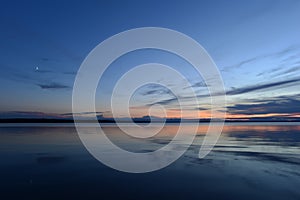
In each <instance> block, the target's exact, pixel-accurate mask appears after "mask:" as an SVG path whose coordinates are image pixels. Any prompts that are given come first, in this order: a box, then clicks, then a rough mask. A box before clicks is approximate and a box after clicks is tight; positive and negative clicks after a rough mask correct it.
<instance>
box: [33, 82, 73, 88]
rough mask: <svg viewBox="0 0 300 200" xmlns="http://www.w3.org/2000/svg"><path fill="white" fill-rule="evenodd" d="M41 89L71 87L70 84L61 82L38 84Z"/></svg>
mask: <svg viewBox="0 0 300 200" xmlns="http://www.w3.org/2000/svg"><path fill="white" fill-rule="evenodd" d="M36 85H37V86H39V87H40V88H41V89H46V90H56V89H70V88H71V87H70V86H67V85H63V84H59V83H49V84H36Z"/></svg>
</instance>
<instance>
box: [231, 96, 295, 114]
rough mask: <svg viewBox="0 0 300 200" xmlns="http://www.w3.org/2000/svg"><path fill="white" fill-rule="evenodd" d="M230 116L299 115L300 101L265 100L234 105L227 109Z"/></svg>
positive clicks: (283, 99) (285, 99)
mask: <svg viewBox="0 0 300 200" xmlns="http://www.w3.org/2000/svg"><path fill="white" fill-rule="evenodd" d="M227 109H228V112H229V113H231V114H247V115H248V114H270V113H282V114H285V113H287V114H292V113H300V101H299V100H297V99H289V98H280V99H276V100H270V101H268V100H266V101H265V102H263V103H254V104H236V105H234V106H229V107H227Z"/></svg>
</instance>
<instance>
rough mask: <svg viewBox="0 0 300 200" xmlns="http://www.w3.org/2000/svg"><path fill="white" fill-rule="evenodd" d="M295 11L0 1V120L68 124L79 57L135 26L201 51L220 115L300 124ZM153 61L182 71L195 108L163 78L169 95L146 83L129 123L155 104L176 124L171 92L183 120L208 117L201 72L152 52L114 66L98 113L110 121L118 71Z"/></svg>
mask: <svg viewBox="0 0 300 200" xmlns="http://www.w3.org/2000/svg"><path fill="white" fill-rule="evenodd" d="M299 10H300V1H298V0H285V1H283V0H281V1H278V0H277V1H276V0H245V1H238V0H229V1H222V0H211V1H146V0H145V1H3V2H2V5H1V8H0V24H1V31H0V44H1V49H0V51H1V52H0V56H1V59H0V69H1V73H0V93H1V101H0V117H1V118H12V117H29V118H31V117H62V118H64V117H70V116H71V113H72V88H73V84H74V80H75V77H76V74H77V71H78V69H79V67H80V65H81V63H82V62H83V60H84V59H85V57H86V56H87V55H88V54H89V52H90V51H91V50H92V49H94V48H95V47H96V46H97V45H98V44H99V43H100V42H102V41H104V40H105V39H107V38H109V37H111V36H113V35H115V34H117V33H119V32H122V31H126V30H128V29H133V28H139V27H164V28H169V29H173V30H176V31H180V32H182V33H184V34H186V35H188V36H190V37H191V38H193V39H195V40H196V41H197V42H199V43H200V44H201V45H202V46H203V47H204V48H205V49H206V51H207V52H208V53H209V55H210V56H211V57H212V59H213V60H214V62H215V63H216V65H217V67H218V69H219V71H220V73H221V75H222V78H223V81H224V86H225V89H226V94H227V117H228V118H251V117H300V92H299V83H300V37H299V35H300V21H299V19H300V12H299ZM153 62H157V63H163V64H166V65H169V66H172V67H173V68H174V69H176V70H178V71H179V72H180V73H182V74H184V75H185V76H186V77H187V79H188V80H189V82H190V83H191V85H192V87H193V89H194V90H195V91H196V93H197V95H198V97H199V98H198V99H199V103H198V104H194V103H192V102H190V100H189V95H190V94H187V93H186V90H185V89H186V87H187V86H186V85H182V83H180V82H176V80H175V79H172V77H170V79H169V86H170V88H165V87H161V86H159V85H157V84H152V85H145V86H143V87H141V88H139V89H138V90H137V91H136V92H135V93H134V95H133V97H132V99H131V102H130V108H131V114H132V116H133V117H142V116H145V115H148V114H149V112H148V111H149V107H151V106H153V105H162V106H164V107H165V108H166V111H167V115H166V116H167V117H178V116H179V109H178V108H179V107H178V102H177V99H176V97H174V94H173V93H172V92H170V90H175V91H176V92H177V93H179V94H180V95H181V96H182V97H184V99H185V101H184V108H183V109H186V110H187V111H188V112H190V113H191V115H189V114H187V115H186V116H184V117H186V118H189V117H190V116H193V113H194V112H198V113H199V114H200V116H201V117H202V118H207V117H209V109H210V105H209V98H207V88H206V87H205V83H204V82H203V79H202V78H201V75H199V74H197V73H195V71H194V70H193V68H192V66H190V65H189V64H188V63H187V62H186V61H185V60H184V59H182V58H179V57H178V56H175V55H173V54H171V53H168V52H163V51H159V50H154V49H147V50H139V51H135V52H131V53H129V54H127V55H124V56H121V57H120V58H118V59H117V60H116V61H115V62H114V63H112V65H111V66H110V67H109V69H108V70H107V71H106V72H105V74H104V76H103V78H102V79H101V80H100V82H99V84H98V89H97V94H96V108H97V112H98V113H99V115H101V116H103V117H111V108H110V97H111V96H110V95H111V92H112V89H113V87H114V85H115V83H116V81H117V80H118V79H119V78H120V77H121V76H122V74H124V73H126V71H128V70H130V69H131V68H132V67H134V66H136V65H140V64H144V63H153ZM141 78H142V77H141ZM157 83H159V80H157ZM120 101H121V102H122V99H120ZM122 112H123V111H122V109H120V113H119V115H118V116H119V117H122V116H123V113H122ZM188 112H187V113H188ZM78 114H79V115H82V116H85V115H88V114H89V111H84V110H83V111H82V113H78ZM158 116H159V115H158Z"/></svg>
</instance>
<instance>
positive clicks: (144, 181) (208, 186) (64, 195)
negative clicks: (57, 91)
mask: <svg viewBox="0 0 300 200" xmlns="http://www.w3.org/2000/svg"><path fill="white" fill-rule="evenodd" d="M185 126H191V125H185ZM177 129H178V125H176V124H170V125H167V126H166V127H165V128H164V129H163V130H162V131H161V132H160V133H159V134H158V135H157V136H155V137H153V138H150V139H146V140H139V139H132V138H130V137H128V136H126V135H124V134H122V133H121V131H120V130H119V129H118V128H117V127H115V126H114V125H105V128H104V130H105V132H106V134H107V135H108V136H109V138H111V140H112V141H113V142H114V143H116V144H118V145H119V146H121V147H122V148H125V149H127V150H130V151H137V152H139V151H141V152H142V151H153V150H156V149H157V148H160V147H162V146H163V145H165V144H167V143H168V142H169V141H170V139H172V137H173V136H174V133H176V131H177ZM206 129H207V125H205V124H201V126H200V127H199V129H198V133H197V136H196V139H195V141H194V143H193V145H192V146H191V147H190V148H189V149H188V151H187V152H186V153H185V154H184V155H183V156H182V157H181V158H180V159H178V160H177V161H176V162H174V163H173V164H171V165H169V166H168V167H166V168H164V169H161V170H159V171H155V172H150V173H144V174H130V173H124V172H120V171H116V170H114V169H111V168H109V167H107V166H105V165H103V164H101V163H100V162H99V161H97V160H96V159H95V158H93V157H92V156H91V155H90V154H89V153H88V152H87V150H86V149H85V147H84V146H83V145H82V143H81V141H80V139H79V137H78V135H77V133H76V130H75V128H74V126H73V125H72V124H1V125H0V143H1V144H0V149H1V150H0V157H1V161H0V177H1V181H0V198H1V199H113V198H114V199H268V198H269V199H272V200H274V199H300V190H299V188H300V123H236V124H234V123H231V124H226V125H225V127H224V129H223V133H222V135H221V137H220V139H219V141H218V143H217V145H216V146H215V148H214V149H213V151H212V152H211V153H210V154H209V155H208V156H207V157H205V158H204V159H199V158H198V152H199V148H200V145H201V143H202V139H203V137H204V133H205V131H206ZM187 130H188V129H187Z"/></svg>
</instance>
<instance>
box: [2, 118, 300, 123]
mask: <svg viewBox="0 0 300 200" xmlns="http://www.w3.org/2000/svg"><path fill="white" fill-rule="evenodd" d="M133 121H134V122H135V123H150V121H149V120H139V119H133ZM210 121H211V120H209V119H200V120H193V119H190V120H185V121H184V122H182V123H197V122H199V123H208V122H210ZM93 122H95V121H92V120H81V121H79V123H93ZM98 122H99V123H111V124H115V123H116V122H115V121H114V120H112V119H108V120H98ZM160 122H161V121H154V123H160ZM180 122H181V120H180V119H166V123H170V124H171V123H180ZM215 122H218V121H215ZM219 122H222V121H219ZM224 122H225V123H237V122H300V119H294V118H293V119H289V120H287V119H257V118H253V119H234V120H233V119H227V120H225V121H224ZM1 123H74V120H73V119H47V118H40V119H36V118H33V119H30V118H12V119H0V124H1ZM120 123H130V121H128V120H124V121H120Z"/></svg>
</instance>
